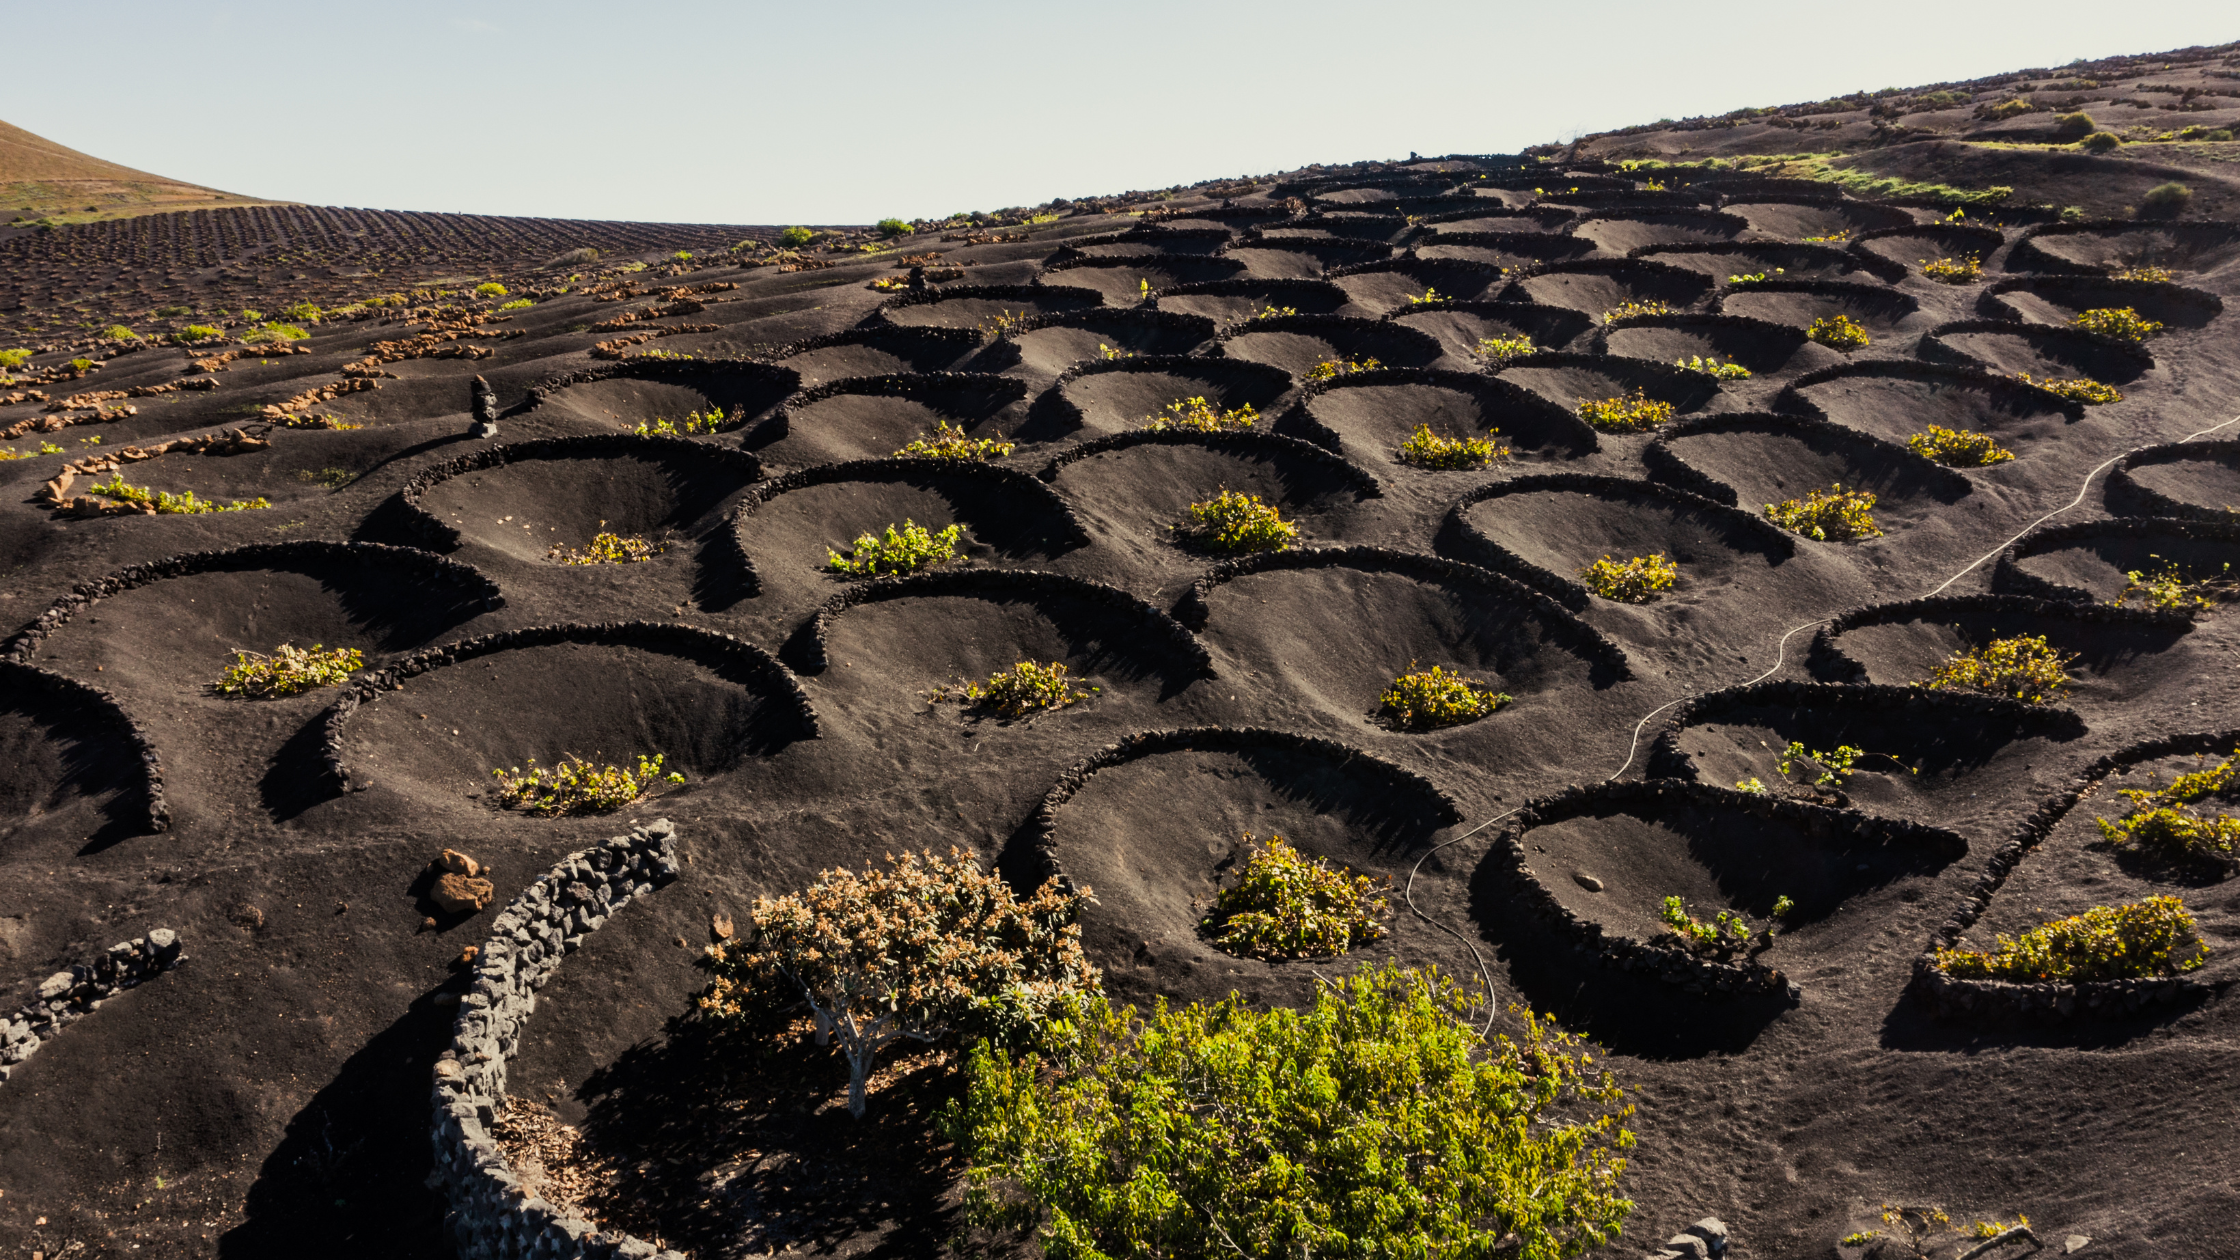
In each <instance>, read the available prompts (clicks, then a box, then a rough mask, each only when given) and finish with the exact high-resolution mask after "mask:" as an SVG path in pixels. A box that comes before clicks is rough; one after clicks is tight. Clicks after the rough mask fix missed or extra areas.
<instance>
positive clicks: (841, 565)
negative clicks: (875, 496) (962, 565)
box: [824, 521, 964, 577]
mask: <svg viewBox="0 0 2240 1260" xmlns="http://www.w3.org/2000/svg"><path fill="white" fill-rule="evenodd" d="M963 536H964V527H963V526H961V525H951V526H949V527H948V528H946V529H943V530H941V531H940V532H938V533H936V532H933V531H930V530H928V529H927V528H926V527H925V526H923V525H920V524H918V523H917V522H916V521H904V522H903V523H902V526H901V528H899V529H897V528H896V527H895V526H892V525H889V526H887V531H886V533H885V534H884V535H883V536H882V535H879V534H861V535H858V536H857V538H856V541H855V546H854V548H853V549H852V550H851V551H850V552H849V554H847V555H845V556H843V555H841V554H840V553H839V552H837V551H832V550H830V549H829V548H828V549H827V550H826V552H825V555H826V559H825V565H824V567H825V568H826V569H828V570H830V571H832V572H834V573H847V574H851V575H854V576H856V577H884V576H886V575H888V574H893V573H915V572H917V571H918V570H920V569H927V568H931V567H933V566H934V565H937V564H942V563H944V562H946V561H949V560H954V559H956V556H957V543H958V541H959V540H960V539H961V538H963Z"/></svg>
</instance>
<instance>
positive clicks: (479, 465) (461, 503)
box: [399, 434, 761, 568]
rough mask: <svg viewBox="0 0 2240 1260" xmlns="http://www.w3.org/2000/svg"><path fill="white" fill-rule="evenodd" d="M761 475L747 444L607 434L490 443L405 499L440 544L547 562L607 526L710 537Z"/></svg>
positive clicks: (415, 484) (410, 487)
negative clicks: (730, 445)
mask: <svg viewBox="0 0 2240 1260" xmlns="http://www.w3.org/2000/svg"><path fill="white" fill-rule="evenodd" d="M462 465H463V466H462ZM760 475H761V465H760V464H759V463H758V462H757V461H756V460H755V458H754V457H753V456H751V455H748V454H745V453H744V452H741V451H736V450H731V449H727V448H723V447H717V446H712V445H709V444H706V443H701V442H694V441H690V440H687V439H681V438H641V437H631V436H628V435H620V434H618V435H614V436H608V435H605V434H601V435H598V436H595V437H587V438H547V439H542V440H539V441H534V442H516V443H512V444H510V445H505V446H496V447H490V448H487V449H485V450H482V451H478V452H476V453H474V454H473V455H469V456H464V457H462V458H461V459H459V460H455V461H453V462H452V463H451V464H445V465H438V466H437V467H435V468H431V469H427V470H425V471H423V472H421V473H420V474H419V475H418V476H416V477H414V478H413V479H412V480H411V481H409V482H407V483H406V484H405V488H404V491H403V492H402V494H401V495H400V496H399V497H400V499H401V501H402V502H403V503H404V504H405V506H406V509H407V510H408V511H409V512H411V513H412V514H413V515H414V519H415V520H416V523H417V524H418V526H419V529H420V532H421V534H422V535H423V536H425V537H426V538H427V539H428V540H429V542H430V543H432V544H434V545H437V546H443V547H446V548H449V547H457V546H463V545H465V544H468V543H473V544H476V545H478V546H482V547H487V548H490V549H491V550H494V551H497V552H499V553H501V554H503V555H505V556H507V557H508V558H510V559H513V560H516V561H521V562H524V563H540V564H541V563H545V562H546V559H547V556H548V553H549V552H550V551H551V550H552V548H554V547H565V548H581V547H584V546H587V545H588V544H589V543H590V542H591V539H592V536H593V535H594V534H598V533H601V532H607V533H614V534H620V535H623V536H625V537H629V536H638V537H643V538H647V539H653V538H656V537H658V536H660V535H664V534H676V535H681V536H683V537H686V538H693V537H697V536H699V535H702V534H705V533H707V532H708V531H709V530H710V529H713V528H715V527H716V525H717V524H718V523H719V522H720V521H721V520H722V517H723V514H724V511H725V509H726V508H727V507H728V505H729V504H730V503H732V502H733V501H735V499H736V497H737V496H738V494H739V493H740V492H742V491H744V490H745V489H746V488H747V487H748V486H749V485H750V484H752V483H753V482H755V481H756V480H758V479H759V478H760ZM672 551H673V552H675V553H676V555H677V558H678V559H680V560H681V559H682V558H683V553H682V549H677V548H672ZM655 563H659V562H658V561H657V562H655ZM569 567H576V566H569ZM582 567H585V568H593V567H601V568H603V567H606V566H582Z"/></svg>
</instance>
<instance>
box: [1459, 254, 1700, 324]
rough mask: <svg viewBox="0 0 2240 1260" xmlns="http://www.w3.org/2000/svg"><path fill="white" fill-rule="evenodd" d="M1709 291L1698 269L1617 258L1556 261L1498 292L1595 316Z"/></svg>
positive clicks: (1681, 302) (1685, 301) (1687, 300)
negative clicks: (1696, 270) (1633, 303)
mask: <svg viewBox="0 0 2240 1260" xmlns="http://www.w3.org/2000/svg"><path fill="white" fill-rule="evenodd" d="M1710 291H1711V281H1710V279H1709V278H1707V277H1705V276H1704V275H1703V274H1701V273H1700V272H1694V271H1690V270H1688V269H1687V268H1685V267H1674V266H1671V265H1670V264H1667V263H1657V262H1649V261H1646V260H1644V259H1637V258H1622V259H1610V260H1607V261H1596V260H1591V259H1590V260H1587V261H1583V262H1574V263H1558V264H1556V265H1554V266H1551V267H1549V268H1547V269H1546V270H1544V271H1541V272H1539V273H1538V274H1535V275H1529V276H1526V277H1524V278H1523V279H1521V280H1518V281H1516V282H1514V283H1512V284H1511V285H1510V286H1509V287H1508V289H1507V290H1505V291H1504V292H1503V293H1502V296H1503V297H1505V298H1508V299H1510V300H1512V301H1525V302H1540V303H1544V304H1546V305H1548V306H1561V307H1566V308H1569V309H1571V310H1574V311H1580V312H1583V313H1585V314H1587V315H1591V316H1594V317H1595V318H1597V319H1599V318H1600V317H1601V316H1602V314H1603V312H1605V311H1609V310H1614V309H1616V308H1617V307H1620V306H1623V305H1625V304H1626V303H1628V302H1663V303H1665V304H1666V305H1668V306H1673V307H1682V306H1689V305H1693V304H1694V303H1695V302H1696V301H1697V299H1699V298H1701V297H1703V295H1704V294H1706V293H1709V292H1710Z"/></svg>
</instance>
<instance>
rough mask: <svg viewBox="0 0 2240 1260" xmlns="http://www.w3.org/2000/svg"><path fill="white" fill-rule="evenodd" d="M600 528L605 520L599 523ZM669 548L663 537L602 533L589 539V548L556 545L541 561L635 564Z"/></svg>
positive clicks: (602, 531) (573, 563)
mask: <svg viewBox="0 0 2240 1260" xmlns="http://www.w3.org/2000/svg"><path fill="white" fill-rule="evenodd" d="M599 523H600V524H601V525H604V524H606V522H605V521H601V522H599ZM668 549H669V540H668V539H667V538H666V537H663V538H654V539H647V538H643V537H640V536H639V535H636V534H614V533H609V532H607V531H605V530H601V531H599V532H598V533H596V534H593V535H592V536H591V545H590V546H588V547H584V548H581V549H578V548H574V547H566V546H555V547H553V548H552V549H551V550H550V551H547V552H545V553H544V558H545V559H547V560H550V561H552V562H554V563H555V564H571V565H575V564H638V563H640V562H642V561H646V560H651V559H653V558H654V557H655V556H658V555H660V554H661V553H662V552H664V551H667V550H668Z"/></svg>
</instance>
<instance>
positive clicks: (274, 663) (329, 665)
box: [210, 643, 366, 700]
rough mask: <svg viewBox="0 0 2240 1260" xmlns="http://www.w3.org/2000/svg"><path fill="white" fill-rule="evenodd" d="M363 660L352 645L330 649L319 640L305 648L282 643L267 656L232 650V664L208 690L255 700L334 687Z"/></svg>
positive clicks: (361, 663)
mask: <svg viewBox="0 0 2240 1260" xmlns="http://www.w3.org/2000/svg"><path fill="white" fill-rule="evenodd" d="M365 663H366V657H365V653H363V652H360V651H359V650H358V649H356V648H330V647H328V646H326V645H325V644H323V643H314V644H312V645H311V646H310V647H309V648H299V647H297V646H295V645H294V644H292V643H283V644H281V645H280V646H278V647H276V648H274V649H272V654H271V655H270V656H267V655H265V654H264V653H262V652H248V651H236V652H235V653H234V654H233V664H231V665H228V666H226V671H225V673H223V674H221V675H219V677H218V681H216V682H214V683H212V684H210V690H212V691H214V692H216V693H218V694H219V695H221V696H249V697H252V698H254V699H258V700H270V699H274V698H277V697H280V696H294V695H301V694H302V693H304V692H306V691H316V690H317V689H319V688H321V687H333V686H336V685H338V684H340V683H342V682H344V681H346V680H347V679H348V678H349V677H350V675H351V674H352V673H354V672H356V671H357V670H359V669H362V668H364V667H365Z"/></svg>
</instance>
